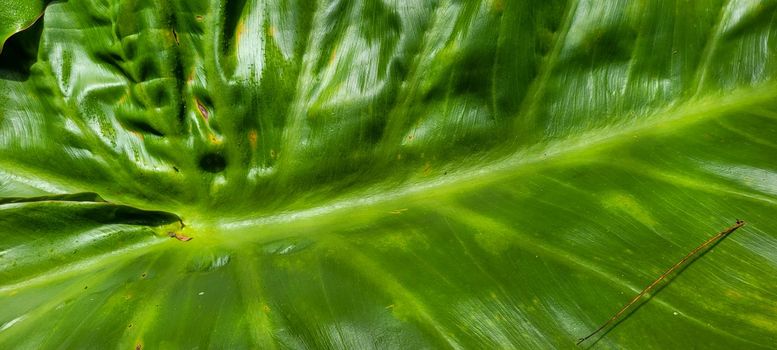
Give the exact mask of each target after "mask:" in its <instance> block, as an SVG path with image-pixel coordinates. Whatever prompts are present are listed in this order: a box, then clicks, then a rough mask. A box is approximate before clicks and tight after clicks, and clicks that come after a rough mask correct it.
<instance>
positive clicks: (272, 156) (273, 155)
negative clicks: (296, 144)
mask: <svg viewBox="0 0 777 350" xmlns="http://www.w3.org/2000/svg"><path fill="white" fill-rule="evenodd" d="M276 156H277V154H276V153H275V150H274V149H271V150H270V158H272V159H275V157H276Z"/></svg>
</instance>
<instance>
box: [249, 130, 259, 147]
mask: <svg viewBox="0 0 777 350" xmlns="http://www.w3.org/2000/svg"><path fill="white" fill-rule="evenodd" d="M258 137H259V136H258V135H257V134H256V130H251V131H249V132H248V142H249V143H250V144H251V148H254V149H255V148H256V140H257V138H258Z"/></svg>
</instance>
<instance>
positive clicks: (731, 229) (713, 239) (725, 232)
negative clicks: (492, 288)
mask: <svg viewBox="0 0 777 350" xmlns="http://www.w3.org/2000/svg"><path fill="white" fill-rule="evenodd" d="M742 226H745V222H744V221H742V220H737V223H736V224H734V225H732V226H730V227H728V228H726V229H725V230H723V231H720V232H718V234H716V235H715V236H712V237H711V238H710V239H708V240H706V241H704V243H702V244H701V245H700V246H698V247H696V249H694V250H692V251H691V252H690V253H688V255H686V256H685V257H683V258H682V259H680V261H678V262H677V263H676V264H674V266H672V267H670V268H669V270H666V272H664V273H663V274H661V276H659V277H658V278H656V280H655V281H653V283H651V284H650V285H649V286H647V287H645V289H643V290H642V291H641V292H639V294H637V295H636V296H635V297H634V298H632V299H631V301H629V302H628V303H627V304H626V305H624V306H623V307H622V308H621V309H620V310H618V312H616V313H615V314H614V315H612V317H610V319H609V320H607V322H604V324H602V325H601V326H600V327H599V328H597V329H596V330H595V331H593V332H592V333H591V334H589V335H587V336H585V337H583V338H580V339H578V340H577V345H580V343H582V342H584V341H586V339H588V338H591V337H593V336H594V335H596V334H597V333H599V332H600V331H601V330H603V329H605V328H607V326H609V325H610V323H612V322H613V321H615V320H617V319H618V318H619V317H620V316H621V315H623V313H625V312H626V310H628V309H629V308H630V307H631V306H632V305H634V303H636V302H637V301H638V300H639V299H640V298H642V297H643V296H644V295H645V294H647V293H648V292H650V291H651V290H652V289H653V288H654V287H655V286H657V285H658V284H659V283H661V281H663V280H664V279H665V278H666V277H667V276H669V275H671V274H672V272H675V271H676V270H677V269H678V268H680V266H683V265H684V264H685V263H686V262H687V261H688V260H689V259H690V258H691V257H693V256H694V255H696V254H697V253H699V252H700V251H702V250H703V249H704V248H706V247H708V246H710V245H711V244H713V243H715V242H717V241H719V240H721V239H723V238H726V236H728V235H729V234H730V233H731V232H734V231H736V229H738V228H740V227H742Z"/></svg>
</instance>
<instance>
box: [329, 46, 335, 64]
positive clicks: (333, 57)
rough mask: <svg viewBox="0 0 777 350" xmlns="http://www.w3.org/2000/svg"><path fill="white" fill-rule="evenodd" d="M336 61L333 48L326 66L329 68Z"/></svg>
mask: <svg viewBox="0 0 777 350" xmlns="http://www.w3.org/2000/svg"><path fill="white" fill-rule="evenodd" d="M336 59H337V49H336V48H334V49H332V53H331V54H330V55H329V62H328V63H327V64H329V65H330V66H331V65H332V64H333V63H335V60H336Z"/></svg>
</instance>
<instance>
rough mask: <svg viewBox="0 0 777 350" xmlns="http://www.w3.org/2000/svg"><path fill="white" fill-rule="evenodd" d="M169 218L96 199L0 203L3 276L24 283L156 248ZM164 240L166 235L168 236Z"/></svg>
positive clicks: (89, 196) (6, 280) (78, 196)
mask: <svg viewBox="0 0 777 350" xmlns="http://www.w3.org/2000/svg"><path fill="white" fill-rule="evenodd" d="M170 224H174V225H175V227H173V226H171V229H172V230H175V229H178V228H179V227H178V225H179V218H178V217H177V216H176V215H174V214H171V213H166V212H159V211H145V210H140V209H136V208H132V207H128V206H124V205H116V204H111V203H107V202H105V201H103V200H102V198H100V197H99V196H96V195H95V194H94V193H79V194H73V195H58V196H43V197H32V198H23V199H20V198H13V197H10V198H8V197H7V198H0V276H2V278H3V283H4V284H5V283H12V282H18V281H23V280H26V279H28V278H30V277H31V276H34V275H35V274H37V273H44V272H46V271H51V270H54V271H56V269H57V268H59V267H61V266H62V265H63V264H72V263H76V262H80V261H92V263H95V262H99V256H100V255H101V254H116V253H117V252H118V251H121V247H133V246H134V247H137V246H138V245H141V246H142V245H143V243H144V242H145V243H146V244H148V243H150V242H153V239H152V238H153V237H154V236H155V235H157V230H158V229H157V227H160V226H165V225H170ZM165 236H166V235H165Z"/></svg>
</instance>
